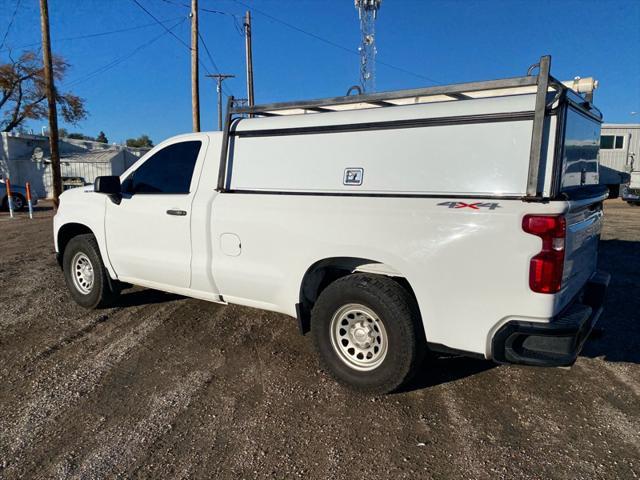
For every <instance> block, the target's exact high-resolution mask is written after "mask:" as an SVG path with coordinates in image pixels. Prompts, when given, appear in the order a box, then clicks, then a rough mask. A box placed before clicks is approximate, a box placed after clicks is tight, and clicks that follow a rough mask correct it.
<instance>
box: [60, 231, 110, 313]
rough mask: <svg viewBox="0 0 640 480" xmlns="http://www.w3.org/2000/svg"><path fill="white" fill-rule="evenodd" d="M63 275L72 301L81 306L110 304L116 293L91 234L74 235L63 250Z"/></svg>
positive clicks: (92, 306) (90, 306) (89, 306)
mask: <svg viewBox="0 0 640 480" xmlns="http://www.w3.org/2000/svg"><path fill="white" fill-rule="evenodd" d="M62 262H63V263H62V266H63V270H64V278H65V281H66V283H67V287H68V288H69V292H70V293H71V296H72V297H73V299H74V300H75V302H76V303H77V304H78V305H80V306H82V307H84V308H96V307H99V306H108V305H110V304H111V303H112V302H113V301H114V299H115V297H116V296H117V295H118V293H120V292H119V290H118V289H117V286H116V283H115V282H113V281H112V280H110V279H109V277H108V275H109V274H108V273H107V269H106V268H105V266H104V264H103V263H102V259H101V257H100V249H99V248H98V243H97V242H96V239H95V237H94V236H93V235H91V234H87V235H78V236H77V237H73V238H72V239H71V240H70V241H69V243H68V244H67V247H66V248H65V250H64V255H63V260H62Z"/></svg>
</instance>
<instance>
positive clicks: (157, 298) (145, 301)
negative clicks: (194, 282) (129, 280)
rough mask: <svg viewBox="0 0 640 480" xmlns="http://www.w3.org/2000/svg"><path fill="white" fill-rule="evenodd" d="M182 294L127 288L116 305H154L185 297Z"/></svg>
mask: <svg viewBox="0 0 640 480" xmlns="http://www.w3.org/2000/svg"><path fill="white" fill-rule="evenodd" d="M183 298H185V297H183V296H182V295H176V294H173V293H166V292H161V291H159V290H149V289H140V290H138V289H136V290H127V291H124V292H122V293H121V294H120V296H119V297H118V299H117V300H116V302H115V305H113V306H114V307H137V306H140V305H153V304H158V303H167V302H173V301H174V300H180V299H183Z"/></svg>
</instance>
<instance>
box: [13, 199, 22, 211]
mask: <svg viewBox="0 0 640 480" xmlns="http://www.w3.org/2000/svg"><path fill="white" fill-rule="evenodd" d="M11 202H12V203H13V208H14V209H15V210H20V209H21V208H22V207H23V204H22V198H20V197H17V196H13V197H11Z"/></svg>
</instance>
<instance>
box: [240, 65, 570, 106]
mask: <svg viewBox="0 0 640 480" xmlns="http://www.w3.org/2000/svg"><path fill="white" fill-rule="evenodd" d="M550 61H551V57H550V56H544V57H542V58H541V59H540V62H539V63H537V64H535V65H532V66H531V67H529V73H528V74H527V75H525V76H522V77H513V78H505V79H500V80H488V81H482V82H468V83H458V84H453V85H437V86H435V87H426V88H414V89H409V90H396V91H391V92H381V93H371V94H358V95H347V96H342V97H331V98H320V99H315V100H302V101H293V102H278V103H268V104H263V105H255V106H246V105H236V104H235V102H232V103H231V113H232V114H236V115H248V116H251V117H255V116H264V117H271V116H280V115H295V114H304V113H323V112H335V111H342V110H352V109H361V108H376V107H391V106H398V105H408V104H415V103H432V102H440V101H451V100H469V99H474V98H484V97H492V96H504V95H516V94H524V93H535V92H536V91H537V87H538V86H539V85H540V84H541V83H544V84H546V85H547V88H548V87H549V86H553V87H555V88H556V89H557V90H564V89H567V87H566V86H564V85H563V84H562V82H560V81H558V80H556V79H555V78H553V77H551V76H550V75H549V69H548V68H543V67H544V64H547V65H548V64H550ZM535 68H538V69H539V73H538V75H531V72H532V71H533V70H534V69H535ZM545 90H546V89H545Z"/></svg>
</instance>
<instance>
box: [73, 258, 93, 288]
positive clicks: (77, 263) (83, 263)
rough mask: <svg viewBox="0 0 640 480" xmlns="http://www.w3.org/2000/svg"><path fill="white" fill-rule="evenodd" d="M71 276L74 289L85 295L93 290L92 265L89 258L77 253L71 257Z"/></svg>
mask: <svg viewBox="0 0 640 480" xmlns="http://www.w3.org/2000/svg"><path fill="white" fill-rule="evenodd" d="M71 269H72V270H71V276H72V278H73V285H74V286H75V287H76V289H77V290H78V291H79V292H80V293H82V294H84V295H87V294H88V293H90V292H91V289H92V288H93V278H94V275H93V265H92V264H91V260H89V257H87V255H86V254H85V253H83V252H78V253H76V254H75V255H74V256H73V259H72V260H71Z"/></svg>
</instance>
